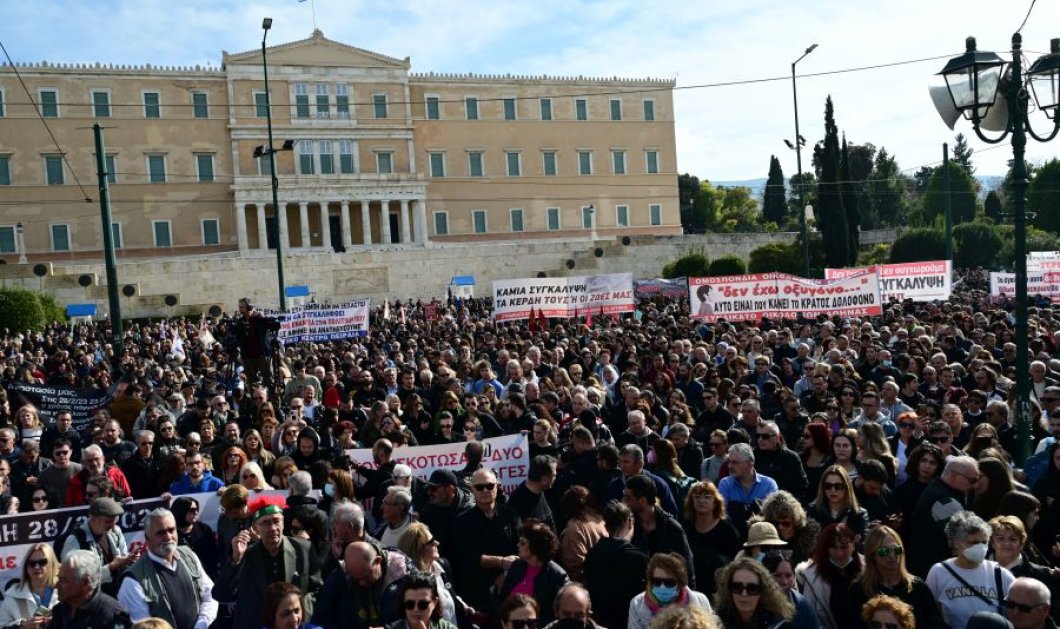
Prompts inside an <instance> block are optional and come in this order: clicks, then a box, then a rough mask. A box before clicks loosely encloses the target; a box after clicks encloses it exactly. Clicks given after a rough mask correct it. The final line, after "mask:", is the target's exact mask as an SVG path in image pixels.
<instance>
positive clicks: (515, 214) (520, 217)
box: [434, 203, 662, 236]
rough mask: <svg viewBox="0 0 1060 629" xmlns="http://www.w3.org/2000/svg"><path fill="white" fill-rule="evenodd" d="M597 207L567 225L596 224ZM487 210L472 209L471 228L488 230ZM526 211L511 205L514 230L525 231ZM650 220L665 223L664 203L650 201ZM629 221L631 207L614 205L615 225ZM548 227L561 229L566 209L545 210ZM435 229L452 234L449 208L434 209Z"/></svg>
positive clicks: (584, 209) (510, 221) (585, 209)
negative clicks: (575, 223)
mask: <svg viewBox="0 0 1060 629" xmlns="http://www.w3.org/2000/svg"><path fill="white" fill-rule="evenodd" d="M595 213H596V210H595V209H594V207H593V206H591V205H585V206H582V207H581V210H580V215H579V216H578V218H579V219H580V222H579V223H578V227H570V228H568V229H577V228H579V227H580V228H581V229H593V228H594V227H595V223H594V221H595V220H596V217H595V216H594V214H595ZM488 214H489V213H488V212H487V211H486V210H471V225H472V230H473V232H474V233H476V234H486V233H489V231H490V230H489V222H488ZM525 218H526V217H525V211H524V210H522V209H521V208H511V209H509V210H508V226H509V228H510V230H511V231H512V232H522V231H526V220H525ZM648 224H649V225H652V226H657V225H662V205H659V204H657V203H652V204H650V205H648ZM630 225H631V223H630V207H629V206H628V205H616V206H615V226H617V227H629V226H630ZM545 228H546V229H547V230H548V231H560V230H561V229H563V228H564V227H563V209H562V208H558V207H550V208H546V210H545ZM434 233H435V235H438V236H445V235H448V234H449V212H448V211H446V210H438V211H436V212H434Z"/></svg>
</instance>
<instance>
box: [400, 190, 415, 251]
mask: <svg viewBox="0 0 1060 629" xmlns="http://www.w3.org/2000/svg"><path fill="white" fill-rule="evenodd" d="M410 242H412V236H411V235H410V234H409V200H408V199H402V200H401V243H402V244H406V245H407V244H409V243H410Z"/></svg>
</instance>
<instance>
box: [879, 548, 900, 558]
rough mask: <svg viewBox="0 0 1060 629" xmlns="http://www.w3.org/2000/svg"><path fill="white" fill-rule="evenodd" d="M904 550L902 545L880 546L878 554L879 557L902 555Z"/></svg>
mask: <svg viewBox="0 0 1060 629" xmlns="http://www.w3.org/2000/svg"><path fill="white" fill-rule="evenodd" d="M903 552H905V551H904V550H902V547H901V546H880V547H879V548H877V549H876V555H877V556H879V557H890V556H891V555H894V556H895V557H901V556H902V553H903Z"/></svg>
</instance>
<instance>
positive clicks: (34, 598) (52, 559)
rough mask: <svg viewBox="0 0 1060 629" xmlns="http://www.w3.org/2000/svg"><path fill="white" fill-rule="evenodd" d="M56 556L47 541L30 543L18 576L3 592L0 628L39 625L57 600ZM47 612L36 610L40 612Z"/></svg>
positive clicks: (57, 564)
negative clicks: (20, 574)
mask: <svg viewBox="0 0 1060 629" xmlns="http://www.w3.org/2000/svg"><path fill="white" fill-rule="evenodd" d="M58 580H59V559H58V558H57V557H56V556H55V551H54V550H52V545H51V544H46V543H43V542H40V543H37V544H33V545H32V546H30V547H29V550H27V551H26V555H25V556H24V557H23V559H22V576H21V577H20V578H19V579H18V580H17V581H15V582H14V583H12V584H11V585H9V586H8V588H7V590H5V591H4V601H3V603H0V627H13V626H18V627H34V628H36V627H43V626H44V625H45V624H47V620H48V619H49V618H50V617H51V609H52V608H53V607H55V606H56V605H57V604H58V603H59V594H58V593H57V592H56V591H55V587H56V584H57V582H58ZM45 611H46V612H47V613H40V612H45Z"/></svg>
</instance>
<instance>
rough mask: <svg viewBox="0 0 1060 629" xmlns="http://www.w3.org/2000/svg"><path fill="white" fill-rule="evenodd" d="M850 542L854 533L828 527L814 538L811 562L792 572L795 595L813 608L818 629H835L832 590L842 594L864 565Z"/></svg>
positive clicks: (843, 527) (842, 526) (842, 527)
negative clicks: (814, 544)
mask: <svg viewBox="0 0 1060 629" xmlns="http://www.w3.org/2000/svg"><path fill="white" fill-rule="evenodd" d="M854 541H855V537H854V532H853V531H852V530H851V529H850V527H848V526H847V525H846V524H843V523H842V522H839V523H835V524H829V525H828V526H826V527H824V530H823V531H821V534H820V535H819V536H818V537H817V548H816V549H815V550H814V553H813V559H810V560H809V561H804V562H802V563H800V564H799V565H798V566H796V568H795V581H796V582H797V583H798V584H799V592H801V593H802V595H803V596H805V597H806V600H808V601H809V602H810V605H812V606H813V610H814V611H815V612H816V613H817V617H818V619H820V621H821V627H822V629H839V625H838V624H837V623H836V619H835V613H834V611H833V609H832V602H831V601H832V590H833V589H838V590H839V591H840V592H846V591H847V588H849V587H850V583H851V581H853V580H854V578H855V577H857V576H858V575H859V574H861V568H862V566H864V565H865V558H864V557H862V556H861V555H859V554H858V553H856V552H855V551H854Z"/></svg>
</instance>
